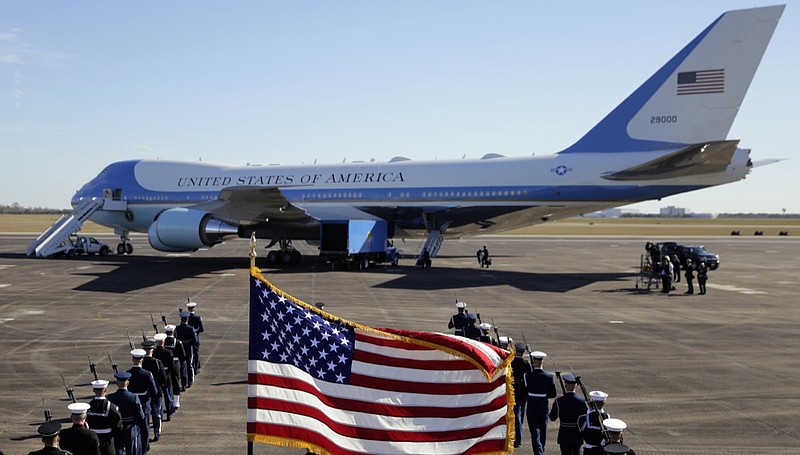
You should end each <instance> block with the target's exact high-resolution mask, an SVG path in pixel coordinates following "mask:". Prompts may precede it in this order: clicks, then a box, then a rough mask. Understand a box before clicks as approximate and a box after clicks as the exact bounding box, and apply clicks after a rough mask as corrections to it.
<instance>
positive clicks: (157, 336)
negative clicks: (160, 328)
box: [153, 333, 167, 341]
mask: <svg viewBox="0 0 800 455" xmlns="http://www.w3.org/2000/svg"><path fill="white" fill-rule="evenodd" d="M153 339H154V340H156V341H164V340H166V339H167V334H166V333H157V334H155V335H153Z"/></svg>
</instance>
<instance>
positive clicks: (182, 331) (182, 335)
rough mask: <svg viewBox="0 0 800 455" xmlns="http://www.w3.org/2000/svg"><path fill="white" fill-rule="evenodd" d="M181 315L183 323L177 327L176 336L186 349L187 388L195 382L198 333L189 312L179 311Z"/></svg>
mask: <svg viewBox="0 0 800 455" xmlns="http://www.w3.org/2000/svg"><path fill="white" fill-rule="evenodd" d="M178 314H179V316H180V317H181V323H180V324H179V325H178V326H177V327H175V338H177V339H179V340H180V341H181V343H183V349H185V350H186V375H187V376H186V388H187V389H188V388H189V387H191V386H192V384H193V383H194V347H195V346H197V343H198V340H197V333H195V331H194V327H192V326H190V325H189V312H188V311H186V310H183V311H181V312H180V313H178Z"/></svg>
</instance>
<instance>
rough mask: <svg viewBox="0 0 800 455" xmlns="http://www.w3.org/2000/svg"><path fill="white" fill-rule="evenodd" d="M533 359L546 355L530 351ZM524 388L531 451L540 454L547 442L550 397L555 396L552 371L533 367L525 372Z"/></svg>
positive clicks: (539, 358)
mask: <svg viewBox="0 0 800 455" xmlns="http://www.w3.org/2000/svg"><path fill="white" fill-rule="evenodd" d="M531 356H532V357H533V358H534V359H537V360H541V359H543V358H544V357H546V356H547V354H545V353H544V352H541V351H534V352H532V353H531ZM524 378H525V390H526V391H527V393H528V404H527V407H528V409H527V412H526V414H527V418H528V430H529V431H530V432H531V441H532V444H533V453H534V454H537V455H541V454H543V453H544V447H545V445H546V443H547V418H548V415H549V413H550V398H555V397H556V383H555V380H554V379H553V373H550V372H548V371H545V370H543V369H542V368H533V371H531V372H530V373H528V374H526V375H525V376H524Z"/></svg>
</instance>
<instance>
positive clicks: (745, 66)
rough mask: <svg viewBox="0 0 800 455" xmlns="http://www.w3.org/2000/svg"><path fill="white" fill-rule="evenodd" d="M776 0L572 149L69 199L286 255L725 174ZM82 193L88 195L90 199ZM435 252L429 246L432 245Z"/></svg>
mask: <svg viewBox="0 0 800 455" xmlns="http://www.w3.org/2000/svg"><path fill="white" fill-rule="evenodd" d="M783 9H784V6H772V7H764V8H755V9H748V10H740V11H730V12H726V13H724V14H723V15H722V16H720V17H719V18H718V19H717V20H715V21H714V22H713V23H712V24H711V25H709V26H708V27H707V28H706V29H705V30H703V31H702V32H701V33H700V34H699V35H698V36H697V37H696V38H695V39H693V40H692V41H691V42H690V43H689V44H688V45H686V47H684V48H683V49H682V50H681V51H680V52H678V53H677V54H676V55H675V56H674V57H673V58H672V59H671V60H669V61H668V62H667V63H666V64H665V65H664V66H663V67H661V68H660V69H659V70H658V71H656V73H655V74H653V75H652V76H651V77H650V78H649V79H648V80H647V81H645V83H644V84H642V85H641V86H640V87H639V88H638V89H636V91H634V92H633V93H632V94H631V95H630V96H628V98H626V99H625V100H624V101H623V102H622V103H621V104H620V105H619V106H617V107H616V108H615V109H614V110H613V111H612V112H611V113H610V114H608V115H607V116H606V117H605V118H604V119H603V120H602V121H600V123H598V124H597V125H596V126H595V127H594V128H592V129H591V130H590V131H589V132H588V133H586V135H584V136H583V137H582V138H581V139H580V140H578V141H577V142H576V143H575V144H574V145H572V146H571V147H569V148H567V149H565V150H562V151H560V152H558V153H556V154H554V155H550V156H531V157H520V158H511V157H504V156H499V155H492V156H485V157H483V158H482V159H476V160H453V161H411V160H408V159H404V158H395V159H392V160H391V161H389V162H383V163H377V162H369V163H347V164H329V165H317V164H314V165H299V166H283V165H281V166H247V167H233V166H224V165H213V164H206V163H200V162H177V161H151V160H132V161H122V162H117V163H113V164H111V165H109V166H108V167H106V168H105V169H103V170H102V171H101V172H100V174H99V175H98V176H97V177H96V178H94V179H93V180H91V181H90V182H88V183H86V184H85V185H84V186H83V187H82V188H81V189H80V190H79V191H78V192H77V193H76V194H75V196H74V197H73V198H72V205H73V206H74V207H76V210H77V209H78V208H80V207H81V206H82V205H84V206H87V207H88V210H86V213H89V214H90V216H91V219H92V220H93V221H95V222H97V223H99V224H102V225H105V226H109V227H112V228H114V229H115V231H116V233H117V234H118V235H120V236H121V238H122V242H121V243H120V245H119V248H118V249H119V252H128V253H129V252H131V250H132V249H131V246H130V243H129V242H128V234H129V233H130V232H147V234H148V238H149V241H150V245H151V246H152V247H153V248H155V249H157V250H160V251H169V252H180V251H192V250H196V249H199V248H205V247H210V246H213V245H214V244H217V243H219V242H221V241H223V240H224V239H226V238H229V237H242V238H246V237H250V236H251V235H252V234H253V233H255V235H256V237H258V238H265V239H270V240H271V243H270V245H269V246H272V245H275V244H279V246H280V250H275V251H271V252H270V255H269V256H268V258H269V260H270V262H278V261H281V260H284V261H289V260H291V259H297V257H295V256H293V255H296V254H298V253H296V252H293V248H292V246H291V241H292V240H307V241H310V242H314V241H317V240H319V237H320V223H322V222H325V221H330V220H377V219H382V220H385V221H386V222H387V225H388V226H389V227H388V234H389V237H393V236H394V237H406V236H411V235H419V234H421V235H428V240H429V242H428V246H429V247H431V248H432V249H434V250H435V249H438V243H436V242H437V241H438V242H440V239H441V238H442V237H445V236H462V235H469V234H475V233H487V232H492V231H498V230H506V229H511V228H516V227H520V226H528V225H532V224H536V223H542V222H546V221H548V220H556V219H560V218H565V217H570V216H575V215H579V214H583V213H589V212H593V211H596V210H602V209H606V208H611V207H615V206H619V205H625V204H630V203H634V202H640V201H645V200H651V199H658V198H663V197H666V196H670V195H674V194H678V193H684V192H687V191H694V190H699V189H703V188H708V187H712V186H716V185H721V184H725V183H730V182H735V181H738V180H741V179H743V178H745V176H747V174H748V173H749V172H750V170H751V168H752V166H753V164H752V162H751V160H750V150H749V149H743V148H739V146H738V145H739V141H738V140H732V139H727V134H728V132H729V130H730V128H731V124H732V123H733V121H734V118H735V117H736V113H737V111H738V109H739V107H740V106H741V104H742V100H743V99H744V96H745V93H746V92H747V89H748V87H749V85H750V82H751V80H752V78H753V75H754V74H755V71H756V68H757V67H758V64H759V62H760V61H761V57H762V55H763V54H764V52H765V50H766V47H767V44H768V43H769V40H770V38H771V37H772V34H773V32H774V30H775V27H776V26H777V23H778V20H779V18H780V16H781V14H782V12H783ZM90 201H95V202H94V203H93V204H94V207H89V206H91V205H92V203H91V202H90ZM434 253H435V251H434Z"/></svg>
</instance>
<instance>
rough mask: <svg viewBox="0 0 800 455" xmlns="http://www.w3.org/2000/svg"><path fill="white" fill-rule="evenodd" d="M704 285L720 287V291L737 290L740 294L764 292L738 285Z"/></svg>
mask: <svg viewBox="0 0 800 455" xmlns="http://www.w3.org/2000/svg"><path fill="white" fill-rule="evenodd" d="M706 286H708V287H710V288H714V289H720V290H722V291H731V292H739V293H741V294H747V295H755V294H766V292H764V291H756V290H754V289H747V288H740V287H738V286H732V285H729V284H710V283H709V284H707V285H706Z"/></svg>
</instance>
